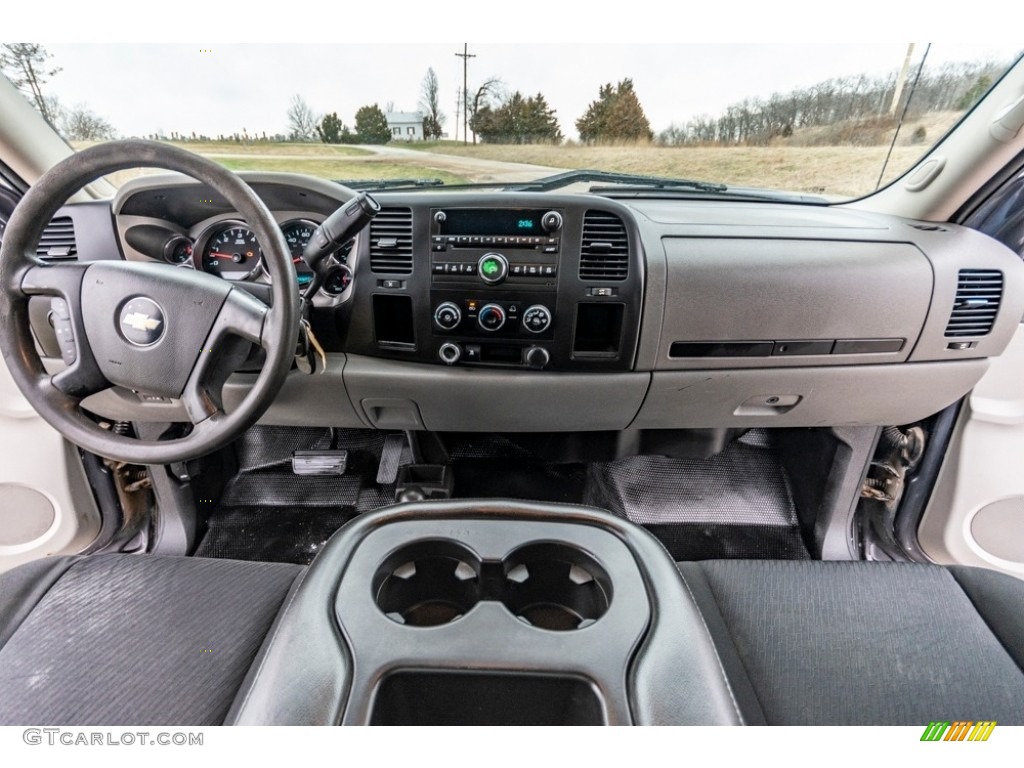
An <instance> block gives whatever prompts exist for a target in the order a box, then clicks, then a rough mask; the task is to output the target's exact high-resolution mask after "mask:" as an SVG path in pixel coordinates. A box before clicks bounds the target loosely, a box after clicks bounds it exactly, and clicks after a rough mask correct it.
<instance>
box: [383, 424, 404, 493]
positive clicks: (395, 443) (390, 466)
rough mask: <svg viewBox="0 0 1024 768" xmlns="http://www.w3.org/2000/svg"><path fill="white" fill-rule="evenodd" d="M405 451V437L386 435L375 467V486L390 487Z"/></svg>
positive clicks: (396, 475)
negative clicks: (377, 465)
mask: <svg viewBox="0 0 1024 768" xmlns="http://www.w3.org/2000/svg"><path fill="white" fill-rule="evenodd" d="M404 450H405V435H388V436H387V437H386V438H384V450H383V451H381V454H380V466H379V467H377V485H392V484H393V483H394V482H395V479H396V478H397V477H398V465H399V464H400V463H401V461H402V452H403V451H404Z"/></svg>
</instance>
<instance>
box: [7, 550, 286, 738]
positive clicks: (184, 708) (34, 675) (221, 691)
mask: <svg viewBox="0 0 1024 768" xmlns="http://www.w3.org/2000/svg"><path fill="white" fill-rule="evenodd" d="M23 569H25V570H24V571H23ZM303 570H304V569H303V568H302V567H300V566H296V565H287V564H278V563H248V562H236V561H232V560H206V559H198V558H183V557H182V558H177V557H157V556H151V555H99V556H92V557H84V558H51V559H48V560H46V561H42V562H38V563H33V564H30V565H29V566H23V567H22V568H18V569H15V570H14V571H11V572H9V573H7V574H4V575H3V576H0V643H2V646H0V724H4V725H23V724H46V725H79V726H81V725H127V724H131V725H217V724H220V723H222V722H223V720H224V716H225V714H226V713H227V711H228V708H229V707H230V706H231V703H232V701H233V700H234V697H235V693H236V691H237V690H238V688H239V687H240V685H241V683H242V679H243V678H244V677H245V674H246V672H247V671H248V669H249V666H250V665H251V664H252V661H253V658H254V657H255V655H256V652H257V651H258V650H259V648H260V644H261V643H262V641H263V638H264V637H265V635H266V634H267V631H268V630H269V629H270V625H271V623H272V622H273V621H274V618H275V616H276V615H277V613H278V610H279V608H280V607H281V604H282V602H283V601H284V599H285V596H286V595H287V593H288V590H289V589H290V588H291V586H292V584H293V583H294V582H295V580H296V578H297V577H298V575H299V574H300V573H302V572H303ZM27 576H32V577H34V578H32V579H30V578H27ZM32 585H35V586H34V587H33V586H32Z"/></svg>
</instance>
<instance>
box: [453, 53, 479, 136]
mask: <svg viewBox="0 0 1024 768" xmlns="http://www.w3.org/2000/svg"><path fill="white" fill-rule="evenodd" d="M455 55H456V56H458V57H459V58H460V59H462V143H463V144H468V143H469V114H468V111H469V105H468V104H467V103H466V102H467V96H468V94H469V60H470V59H475V58H476V54H475V53H470V52H469V43H463V44H462V53H456V54H455ZM458 125H459V118H458V116H456V118H455V126H456V128H455V130H456V131H458Z"/></svg>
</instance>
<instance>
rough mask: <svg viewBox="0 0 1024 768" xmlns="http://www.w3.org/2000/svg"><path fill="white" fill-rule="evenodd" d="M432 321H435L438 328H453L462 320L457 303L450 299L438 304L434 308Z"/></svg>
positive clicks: (448, 329) (447, 329)
mask: <svg viewBox="0 0 1024 768" xmlns="http://www.w3.org/2000/svg"><path fill="white" fill-rule="evenodd" d="M434 322H435V323H437V327H438V328H443V329H444V330H446V331H450V330H453V329H454V328H456V327H457V326H458V324H459V323H461V322H462V310H461V309H459V305H458V304H455V303H453V302H451V301H446V302H444V303H442V304H438V305H437V309H435V310H434Z"/></svg>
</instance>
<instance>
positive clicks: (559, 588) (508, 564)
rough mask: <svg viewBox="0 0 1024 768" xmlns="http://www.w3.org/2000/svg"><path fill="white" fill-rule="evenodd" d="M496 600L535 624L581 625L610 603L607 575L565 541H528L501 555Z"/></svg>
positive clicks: (561, 627) (560, 627)
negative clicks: (501, 575)
mask: <svg viewBox="0 0 1024 768" xmlns="http://www.w3.org/2000/svg"><path fill="white" fill-rule="evenodd" d="M504 567H505V587H504V591H503V595H502V598H501V599H502V602H503V603H504V604H505V607H506V608H508V609H509V611H511V612H512V614H513V615H514V616H516V617H517V618H519V619H520V620H521V621H524V622H526V623H527V624H530V625H532V626H534V627H539V628H541V629H550V630H555V631H563V632H564V631H568V630H573V629H582V628H583V627H586V626H589V625H590V624H593V623H594V622H595V621H597V620H598V619H600V618H601V617H602V616H603V615H604V614H605V613H606V612H607V610H608V606H609V605H610V604H611V595H612V590H611V580H610V579H609V578H608V574H607V572H605V570H604V568H602V567H601V566H600V565H598V563H597V561H596V560H594V558H592V557H591V556H590V555H588V554H586V553H585V552H583V551H582V550H580V549H577V548H576V547H573V546H570V545H567V544H556V543H539V544H529V545H527V546H524V547H521V548H520V549H517V550H516V551H514V552H513V553H512V554H511V555H509V556H508V557H507V558H505V562H504Z"/></svg>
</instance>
